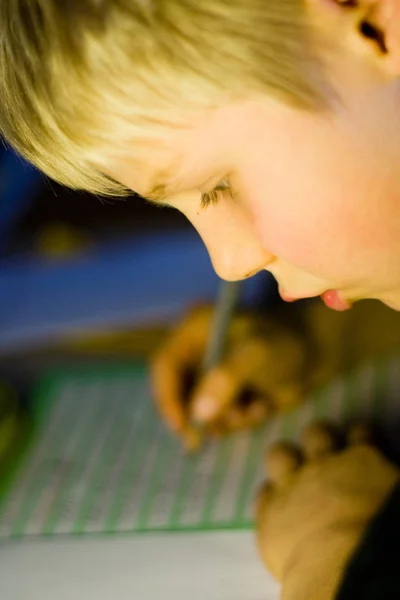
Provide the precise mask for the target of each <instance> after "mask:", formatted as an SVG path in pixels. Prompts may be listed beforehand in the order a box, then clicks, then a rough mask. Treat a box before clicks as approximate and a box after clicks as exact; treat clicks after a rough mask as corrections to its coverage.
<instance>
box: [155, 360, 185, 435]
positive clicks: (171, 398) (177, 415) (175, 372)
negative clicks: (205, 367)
mask: <svg viewBox="0 0 400 600" xmlns="http://www.w3.org/2000/svg"><path fill="white" fill-rule="evenodd" d="M150 372H151V385H152V390H153V396H154V399H155V402H156V406H157V409H158V411H159V413H160V415H161V418H162V419H163V420H164V421H165V423H166V424H167V425H168V426H169V427H170V429H171V430H172V431H173V432H175V433H182V432H183V430H184V428H185V425H186V420H187V418H186V417H187V415H186V411H185V404H184V398H183V394H182V378H181V376H180V370H179V368H178V367H177V365H176V364H175V363H174V362H173V361H172V360H170V359H169V358H168V357H167V356H164V355H159V356H158V357H157V358H155V359H154V360H153V362H152V364H151V367H150Z"/></svg>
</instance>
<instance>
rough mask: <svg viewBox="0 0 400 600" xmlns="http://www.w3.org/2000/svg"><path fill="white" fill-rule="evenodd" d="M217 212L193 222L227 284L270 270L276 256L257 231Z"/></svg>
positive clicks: (219, 273) (217, 270)
mask: <svg viewBox="0 0 400 600" xmlns="http://www.w3.org/2000/svg"><path fill="white" fill-rule="evenodd" d="M212 213H213V215H212ZM217 213H218V211H217V210H213V211H210V214H209V215H207V218H201V219H198V220H196V221H192V222H193V224H194V226H195V227H196V229H197V231H198V232H199V234H200V236H201V237H202V239H203V241H204V243H205V245H206V247H207V250H208V252H209V255H210V258H211V261H212V264H213V267H214V269H215V271H216V273H217V274H218V275H219V276H220V277H221V278H222V279H226V280H227V281H237V280H240V279H246V278H248V277H251V276H252V275H255V274H256V273H258V272H259V271H261V270H263V269H266V268H267V266H268V265H269V264H270V263H271V262H272V261H273V260H274V258H275V257H274V255H273V254H271V253H270V252H268V251H267V250H266V249H265V248H264V247H263V246H262V245H261V243H260V241H259V240H258V238H257V235H256V232H255V231H254V230H253V228H252V227H250V226H247V225H246V224H243V223H241V222H239V221H238V220H237V219H235V218H232V217H227V216H225V217H224V218H218V214H217ZM211 216H213V217H214V218H211Z"/></svg>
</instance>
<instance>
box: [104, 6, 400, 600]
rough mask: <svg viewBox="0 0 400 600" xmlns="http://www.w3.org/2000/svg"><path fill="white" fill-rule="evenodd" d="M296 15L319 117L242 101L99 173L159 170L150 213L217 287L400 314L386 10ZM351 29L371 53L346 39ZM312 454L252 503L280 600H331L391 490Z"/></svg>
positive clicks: (136, 178) (381, 470) (374, 471)
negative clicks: (198, 252)
mask: <svg viewBox="0 0 400 600" xmlns="http://www.w3.org/2000/svg"><path fill="white" fill-rule="evenodd" d="M307 7H308V10H309V15H310V18H311V19H312V21H313V23H314V24H315V27H316V31H317V33H318V34H319V35H320V36H321V39H324V41H325V42H326V44H327V46H328V47H329V52H327V53H326V55H324V61H325V65H326V70H327V76H328V79H329V81H330V83H331V84H332V85H333V86H334V89H335V90H336V92H337V95H336V96H333V97H332V98H331V105H330V109H329V110H328V111H326V112H314V113H311V112H305V111H300V110H296V109H295V108H292V107H289V106H287V105H285V104H283V103H281V102H279V101H277V100H274V99H272V98H269V97H267V96H265V97H264V96H255V95H254V94H253V95H249V96H248V97H243V98H242V99H240V100H238V101H236V102H231V103H227V104H226V105H224V106H221V107H220V108H218V109H215V110H214V111H212V112H211V113H210V112H208V113H203V114H201V113H200V112H199V114H198V115H195V116H193V119H192V121H191V123H189V124H187V127H185V128H183V129H179V130H174V131H171V132H170V133H168V134H166V135H165V136H164V137H163V139H159V140H156V141H155V142H154V144H153V145H151V144H149V145H148V147H147V152H146V153H145V154H144V155H143V165H142V168H140V169H137V157H135V161H134V162H133V161H132V160H131V159H130V153H129V152H127V153H126V155H125V156H124V157H122V158H120V161H119V163H118V165H114V168H113V170H112V172H111V171H110V174H111V175H112V176H113V177H114V178H116V179H117V180H119V181H120V182H121V183H123V184H124V185H126V186H127V187H129V188H131V189H133V190H135V191H136V192H138V193H140V194H141V195H144V196H146V195H147V194H148V189H149V188H151V187H152V185H153V184H154V177H155V175H156V172H157V171H159V170H160V169H163V168H167V169H168V167H169V168H170V171H171V173H172V176H171V175H170V177H169V178H168V179H169V180H168V181H161V182H156V183H158V184H160V185H163V186H165V185H166V184H167V185H168V188H169V189H168V191H167V192H166V193H165V196H166V197H165V198H163V200H162V201H163V203H164V204H168V205H170V206H172V207H175V208H177V209H178V210H180V211H182V212H183V213H184V214H185V215H186V216H187V217H188V219H189V220H190V221H191V222H192V223H193V225H194V226H195V228H196V229H197V230H198V232H199V233H200V235H201V237H202V238H203V240H204V242H205V244H206V246H207V248H208V251H209V253H210V256H211V259H212V261H213V264H214V267H215V269H216V271H217V272H218V274H219V275H220V276H221V277H223V278H226V279H231V280H233V279H242V278H246V277H249V276H250V275H252V274H254V273H256V272H258V271H260V270H262V269H267V270H269V271H270V272H271V273H272V274H273V275H274V276H275V277H276V279H277V281H278V285H279V289H280V292H281V294H282V296H283V297H284V298H285V299H298V298H302V297H310V296H318V295H321V294H322V295H324V297H325V301H326V302H327V303H328V304H330V305H331V306H333V307H335V308H345V307H346V302H348V303H351V302H353V301H355V300H358V299H361V298H376V299H379V300H381V301H382V302H384V303H386V304H387V305H388V306H390V307H393V308H395V309H397V310H399V309H400V177H399V174H398V171H399V163H400V119H399V110H400V109H399V106H400V83H399V81H400V80H399V74H400V6H399V3H398V0H360V1H359V2H357V1H356V0H355V1H354V2H339V1H336V2H335V1H334V0H308V3H307ZM363 19H364V20H367V21H368V23H369V24H370V25H372V26H374V27H375V28H378V29H379V31H380V38H379V39H372V40H371V39H369V37H368V36H367V35H365V32H364V33H362V32H360V28H359V24H360V21H362V20H363ZM375 37H376V36H375ZM133 152H134V149H132V154H133ZM221 181H223V182H224V187H227V189H225V191H224V192H222V193H219V194H218V201H217V202H216V203H213V204H212V205H210V206H209V207H208V208H207V209H206V210H203V209H202V208H201V197H202V194H207V193H208V192H210V191H211V190H212V189H213V188H214V186H216V185H218V184H219V183H220V182H221ZM226 184H227V185H226ZM327 291H330V294H329V295H327V294H326V292H327ZM321 437H322V439H323V440H324V439H325V441H326V437H329V436H325V438H324V435H322V436H321V435H319V434H318V435H317V438H318V439H319V438H321ZM325 441H324V443H323V444H322V447H323V452H322V453H321V452H319V450H318V444H317V451H313V452H312V453H311V454H310V452H309V451H308V449H307V443H306V444H305V445H304V455H305V457H306V459H307V460H306V463H305V466H304V467H303V468H300V462H299V460H298V458H297V457H298V453H296V452H294V453H293V452H292V451H289V452H287V451H286V450H284V449H282V448H280V449H279V448H278V452H277V451H276V449H275V459H276V458H277V460H275V462H274V461H272V463H271V461H269V468H268V472H269V473H270V475H272V482H271V485H270V486H269V487H266V488H264V490H263V492H262V493H261V494H260V497H259V501H258V506H257V532H258V540H259V547H260V552H261V556H262V558H263V560H264V562H265V564H266V565H267V567H268V568H269V569H270V570H271V571H272V572H273V573H274V574H275V575H276V577H277V578H278V579H279V580H280V581H281V582H282V600H294V599H296V600H302V599H303V598H304V600H305V599H307V600H330V599H331V598H332V599H333V598H334V595H335V592H336V590H337V587H338V585H339V583H340V578H341V574H342V572H343V569H344V567H345V565H346V562H347V560H348V558H349V556H350V555H351V553H352V552H353V551H354V548H355V547H356V545H357V543H358V541H359V538H360V536H361V535H362V533H363V531H364V530H365V527H366V526H367V525H368V523H369V521H370V519H371V518H372V516H373V515H374V514H375V513H376V511H377V510H378V509H379V508H380V506H381V505H382V503H383V502H384V500H385V498H386V497H387V495H388V493H389V492H390V490H391V489H392V487H393V485H394V484H395V482H396V481H397V480H398V474H397V471H396V470H395V469H394V468H392V467H391V466H390V465H389V464H388V463H386V462H385V461H384V460H383V459H382V458H381V457H380V456H379V455H378V454H377V453H376V452H375V451H374V450H372V449H370V448H368V447H367V446H365V445H363V444H362V445H361V446H360V447H359V448H356V449H354V448H352V449H350V450H348V451H346V452H344V453H340V454H335V453H332V452H331V451H329V452H328V455H329V456H326V452H325V451H326V446H328V447H330V444H329V443H328V444H326V443H325ZM273 458H274V457H273ZM333 500H335V502H333ZM326 507H330V509H329V510H326ZM331 509H332V510H331ZM310 514H312V515H313V519H312V521H311V523H312V527H311V528H309V527H308V526H305V525H307V524H309V523H310V520H309V515H310ZM343 519H345V520H346V527H345V528H343V527H340V524H341V523H343ZM288 523H289V524H290V526H288ZM316 573H317V574H318V576H316Z"/></svg>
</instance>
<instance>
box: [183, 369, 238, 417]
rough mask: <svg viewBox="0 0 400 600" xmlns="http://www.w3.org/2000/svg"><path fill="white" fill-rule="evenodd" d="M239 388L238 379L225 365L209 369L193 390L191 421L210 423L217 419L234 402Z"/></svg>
mask: <svg viewBox="0 0 400 600" xmlns="http://www.w3.org/2000/svg"><path fill="white" fill-rule="evenodd" d="M240 387H241V382H240V379H239V378H238V377H236V375H235V373H234V371H232V370H231V369H230V368H229V366H228V365H227V364H222V365H219V366H217V367H215V368H214V369H211V371H209V372H208V373H206V374H205V375H204V376H203V377H202V378H201V379H200V381H199V383H198V384H197V386H196V388H195V390H194V393H193V396H192V400H191V406H190V412H191V416H192V418H193V420H194V421H196V422H198V423H210V422H211V421H214V420H215V419H217V418H219V417H220V416H221V415H222V414H223V413H224V411H225V410H226V409H227V408H228V407H229V406H231V405H232V404H233V403H234V402H235V400H236V398H237V397H238V395H239V392H240Z"/></svg>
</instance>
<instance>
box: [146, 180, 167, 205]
mask: <svg viewBox="0 0 400 600" xmlns="http://www.w3.org/2000/svg"><path fill="white" fill-rule="evenodd" d="M171 195H172V187H171V186H169V185H168V184H166V183H155V184H153V185H152V187H151V188H150V189H149V190H147V191H145V192H144V194H143V198H145V199H146V200H149V202H153V203H155V204H167V200H168V197H169V196H171Z"/></svg>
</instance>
